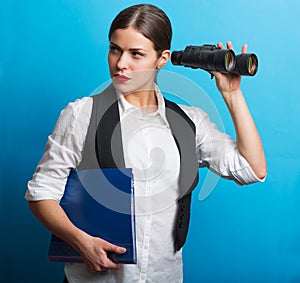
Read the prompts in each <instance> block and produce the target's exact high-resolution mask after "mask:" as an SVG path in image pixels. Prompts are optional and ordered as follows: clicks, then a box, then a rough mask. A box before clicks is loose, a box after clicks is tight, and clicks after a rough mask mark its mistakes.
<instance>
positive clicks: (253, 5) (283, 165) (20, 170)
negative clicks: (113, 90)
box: [0, 0, 300, 283]
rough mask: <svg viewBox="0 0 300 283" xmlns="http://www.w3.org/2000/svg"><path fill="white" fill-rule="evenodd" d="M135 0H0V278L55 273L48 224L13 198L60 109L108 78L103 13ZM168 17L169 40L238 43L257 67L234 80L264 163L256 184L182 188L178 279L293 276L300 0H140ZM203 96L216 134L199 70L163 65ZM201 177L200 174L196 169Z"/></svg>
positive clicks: (298, 273)
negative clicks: (187, 210)
mask: <svg viewBox="0 0 300 283" xmlns="http://www.w3.org/2000/svg"><path fill="white" fill-rule="evenodd" d="M136 3H138V1H111V0H110V1H108V0H101V1H100V0H98V1H97V0H43V1H38V0H28V1H16V0H10V1H2V3H1V7H0V40H1V42H0V93H1V191H0V197H1V206H0V209H1V216H0V217H1V231H2V232H1V234H0V235H1V236H0V237H1V238H0V239H1V245H0V256H1V263H0V269H1V270H0V281H1V282H31V283H34V282H45V283H47V282H49V283H50V282H51V283H52V282H60V281H61V279H62V278H63V266H62V265H61V264H58V263H49V262H48V261H47V248H48V242H49V236H50V234H49V232H48V231H47V230H46V229H45V228H43V226H42V225H41V224H40V223H39V222H38V221H37V220H36V219H35V218H34V217H33V215H32V214H31V213H30V211H29V209H28V205H27V202H26V201H25V200H24V194H25V190H26V183H27V181H28V180H29V179H30V178H31V176H32V173H33V172H34V169H35V166H36V164H37V162H38V160H39V159H40V157H41V155H42V153H43V150H44V146H45V143H46V140H47V136H48V135H49V134H50V133H51V131H52V129H53V127H54V124H55V121H56V119H57V117H58V115H59V113H60V111H61V110H62V108H63V107H65V105H66V104H67V103H68V102H69V101H73V100H75V99H76V98H80V97H83V96H87V95H89V94H90V93H91V92H92V91H93V90H94V89H95V88H96V87H98V86H99V85H100V84H102V83H103V82H105V81H107V80H108V79H109V74H108V70H107V63H106V54H107V47H108V39H107V33H108V28H109V25H110V23H111V20H112V19H113V17H114V16H115V15H116V13H117V12H119V11H120V10H121V9H122V8H124V7H125V6H128V5H130V4H136ZM151 3H153V4H157V5H159V6H160V7H161V8H163V9H164V10H165V11H166V12H167V14H168V15H169V17H170V19H171V21H172V24H173V29H174V37H173V45H172V49H173V50H176V49H183V48H184V47H185V46H186V45H187V44H198V45H201V44H204V43H216V42H218V41H223V42H225V41H226V40H231V41H232V42H233V44H234V46H235V49H240V47H241V45H242V44H243V43H244V42H247V43H248V45H249V51H253V52H255V53H256V54H257V55H258V56H259V62H260V66H259V71H258V74H257V75H256V76H255V77H253V78H249V77H247V78H244V79H243V83H242V86H243V90H244V93H245V97H246V100H247V102H248V105H249V108H250V110H251V112H252V114H253V116H254V118H255V120H256V123H257V127H258V129H259V131H260V133H261V137H262V140H263V143H264V147H265V150H266V155H267V162H268V170H269V171H268V178H267V180H266V181H265V183H262V184H254V185H250V186H246V187H238V186H237V185H236V184H234V183H233V182H229V181H225V180H220V181H219V182H218V184H217V186H216V188H215V189H214V191H213V192H212V193H211V194H210V195H209V196H208V197H207V198H206V199H204V200H199V198H198V197H197V196H198V195H199V191H200V188H201V184H200V186H199V187H198V188H197V190H196V192H195V193H194V199H193V203H192V206H193V207H192V219H191V221H192V222H191V229H190V231H189V236H188V240H187V244H186V246H185V248H184V272H185V282H187V283H190V282H214V283H217V282H226V283H227V282H231V283H235V282H238V283H241V282H249V283H250V282H251V283H253V282H288V283H290V282H291V283H296V282H300V220H299V216H300V190H299V187H300V170H299V163H300V149H299V148H300V147H299V143H300V135H299V111H300V96H299V91H298V88H297V87H298V82H299V66H300V56H299V45H300V29H299V16H300V2H299V1H297V0H294V1H292V0H290V1H288V0H287V1H261V0H260V1H258V0H253V1H241V0H228V1H217V0H215V1H213V0H211V1H202V0H199V1H193V0H185V1H178V0H173V1H172V0H169V1H167V0H164V1H163V0H161V1H151ZM165 69H166V70H169V71H173V72H178V73H180V74H182V75H184V76H186V77H188V78H190V79H191V80H192V81H194V82H196V83H197V84H199V85H201V87H202V88H203V89H204V90H205V92H206V93H208V94H209V95H210V97H211V99H212V100H213V102H214V104H215V105H216V107H217V108H218V111H219V113H220V116H221V117H222V122H223V124H224V128H225V130H226V132H228V133H230V134H232V135H234V131H233V126H232V123H231V120H230V117H229V114H228V111H227V109H226V106H225V105H224V103H223V101H222V98H221V97H220V95H219V94H218V92H217V90H216V87H215V83H214V81H211V80H210V79H209V75H208V74H207V73H206V72H204V71H202V70H192V69H188V68H183V67H175V66H172V65H171V64H168V66H166V68H165ZM203 173H204V174H205V172H203Z"/></svg>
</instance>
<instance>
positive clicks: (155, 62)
mask: <svg viewBox="0 0 300 283" xmlns="http://www.w3.org/2000/svg"><path fill="white" fill-rule="evenodd" d="M167 52H168V51H167ZM164 53H165V52H164ZM164 53H163V54H164ZM168 59H169V57H168V56H166V55H165V54H164V55H162V56H161V57H158V56H157V52H156V51H155V49H154V45H153V42H152V41H151V40H149V39H148V38H146V37H145V36H143V35H142V34H141V33H139V32H138V31H137V30H135V29H133V28H131V27H129V28H126V29H117V30H116V31H115V32H114V33H113V34H112V36H111V39H110V48H109V54H108V64H109V69H110V76H111V78H112V80H113V84H114V86H115V87H116V89H117V90H119V91H120V92H122V93H130V92H137V91H142V90H149V89H153V82H154V80H155V75H156V72H157V69H159V68H160V67H162V66H163V65H165V64H166V63H167V61H168Z"/></svg>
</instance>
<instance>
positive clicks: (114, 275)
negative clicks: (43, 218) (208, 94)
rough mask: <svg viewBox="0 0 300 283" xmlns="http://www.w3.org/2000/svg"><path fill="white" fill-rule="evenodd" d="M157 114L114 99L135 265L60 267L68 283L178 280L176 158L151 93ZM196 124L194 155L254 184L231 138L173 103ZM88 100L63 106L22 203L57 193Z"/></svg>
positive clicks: (80, 141) (79, 139) (73, 161)
mask: <svg viewBox="0 0 300 283" xmlns="http://www.w3.org/2000/svg"><path fill="white" fill-rule="evenodd" d="M157 99H158V109H157V111H156V112H154V113H150V114H148V115H145V116H143V115H142V113H141V112H140V110H139V109H137V108H135V107H133V106H132V105H131V104H129V103H128V102H127V101H126V99H125V98H124V96H123V95H121V94H119V100H118V102H119V111H120V121H121V131H122V141H123V150H124V159H125V165H126V167H130V168H133V172H134V182H135V196H136V204H135V205H136V207H135V211H136V233H137V235H136V236H137V258H138V262H137V264H136V265H129V264H127V265H121V266H120V269H119V270H117V271H115V270H109V271H104V272H98V273H90V272H88V271H87V270H86V267H85V265H84V264H77V263H76V264H75V263H74V264H73V263H67V264H66V265H65V272H66V275H67V278H68V280H69V282H70V283H71V282H84V283H88V282H109V283H111V282H130V283H132V282H174V283H175V282H182V280H183V279H182V278H183V275H182V253H181V251H179V252H177V253H175V254H174V244H173V234H172V233H173V226H174V221H175V216H176V199H177V197H178V184H177V181H178V176H179V170H180V159H179V153H178V148H177V146H176V144H175V141H174V139H173V136H172V133H171V131H170V128H169V124H168V121H167V119H166V116H165V105H164V100H163V97H162V95H161V93H160V91H159V90H158V89H157ZM180 107H181V108H182V109H183V110H184V111H185V113H186V114H187V115H188V116H189V117H190V118H191V120H192V121H193V122H194V124H195V126H196V155H197V158H198V160H199V161H206V162H208V163H209V166H210V167H209V168H210V170H212V171H214V172H215V173H217V174H219V175H221V176H222V177H224V178H229V179H233V180H235V181H236V182H237V183H239V184H248V183H253V182H257V181H261V180H260V179H258V178H257V177H256V176H255V174H254V172H253V171H252V170H251V168H250V166H249V164H248V163H247V162H246V161H245V159H244V158H243V157H242V156H241V155H240V154H239V152H238V150H237V148H236V144H235V141H234V140H233V139H231V138H230V137H229V136H228V135H226V134H224V133H222V132H220V131H218V130H217V129H216V127H215V125H214V124H212V123H211V122H210V121H209V118H208V116H207V115H206V113H204V112H203V111H202V110H201V109H199V108H196V107H191V106H184V105H180ZM91 111H92V98H91V97H85V98H82V99H80V100H76V101H75V102H73V103H70V104H69V105H68V106H67V107H66V108H65V109H64V110H63V111H62V112H61V115H60V117H59V119H58V121H57V123H56V126H55V128H54V131H53V133H52V134H51V135H50V136H49V138H48V142H47V146H46V149H45V152H44V155H43V157H42V159H41V160H40V162H39V164H38V166H37V168H36V171H35V173H34V175H33V178H32V180H31V181H29V182H28V190H27V192H26V196H25V198H26V199H27V200H30V201H37V200H42V199H55V200H57V201H58V202H59V201H60V199H61V198H62V196H63V193H64V187H65V184H66V181H67V178H68V176H69V173H70V170H71V169H72V168H76V167H77V165H78V164H79V163H80V161H81V152H82V149H83V146H84V141H85V136H86V133H87V129H88V125H89V121H90V116H91Z"/></svg>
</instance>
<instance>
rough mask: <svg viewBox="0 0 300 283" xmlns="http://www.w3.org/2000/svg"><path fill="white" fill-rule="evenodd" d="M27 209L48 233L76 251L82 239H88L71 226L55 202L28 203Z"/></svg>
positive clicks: (80, 231) (83, 233) (84, 234)
mask: <svg viewBox="0 0 300 283" xmlns="http://www.w3.org/2000/svg"><path fill="white" fill-rule="evenodd" d="M29 207H30V209H31V211H32V213H33V214H34V215H35V216H36V217H37V218H38V219H39V220H40V222H41V223H43V224H44V226H45V227H46V228H47V229H48V230H49V231H51V232H52V233H53V234H55V235H56V236H58V237H59V238H61V239H63V240H64V241H66V242H67V243H69V244H70V245H71V246H73V247H74V248H75V249H78V248H79V246H80V243H81V242H83V241H84V238H85V237H88V235H87V234H86V233H85V232H83V231H82V230H80V229H78V228H77V227H75V226H74V225H73V223H72V222H71V221H70V220H69V218H68V216H67V215H66V213H65V212H64V210H63V209H62V208H61V206H60V205H59V204H58V203H57V201H55V200H40V201H30V202H29Z"/></svg>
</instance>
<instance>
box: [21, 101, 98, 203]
mask: <svg viewBox="0 0 300 283" xmlns="http://www.w3.org/2000/svg"><path fill="white" fill-rule="evenodd" d="M91 108H92V99H91V98H90V97H86V98H82V99H80V100H76V101H75V102H72V103H69V104H68V105H67V107H66V108H65V109H63V110H62V111H61V113H60V116H59V119H58V121H57V123H56V125H55V128H54V130H53V132H52V134H51V135H50V136H49V137H48V141H47V144H46V148H45V151H44V154H43V156H42V158H41V160H40V161H39V163H38V165H37V168H36V170H35V172H34V174H33V176H32V179H31V180H30V181H29V182H28V184H27V191H26V194H25V199H26V200H28V201H37V200H44V199H54V200H56V201H58V202H59V201H60V199H61V198H62V196H63V193H64V189H65V185H66V182H67V179H68V176H69V174H70V171H71V170H72V169H73V168H76V166H77V165H78V164H79V162H80V161H81V152H82V149H83V145H84V141H85V136H86V133H87V129H88V125H89V121H90V115H91Z"/></svg>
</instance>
